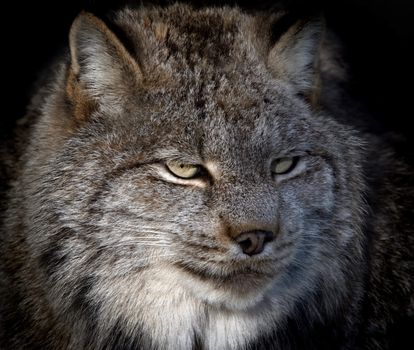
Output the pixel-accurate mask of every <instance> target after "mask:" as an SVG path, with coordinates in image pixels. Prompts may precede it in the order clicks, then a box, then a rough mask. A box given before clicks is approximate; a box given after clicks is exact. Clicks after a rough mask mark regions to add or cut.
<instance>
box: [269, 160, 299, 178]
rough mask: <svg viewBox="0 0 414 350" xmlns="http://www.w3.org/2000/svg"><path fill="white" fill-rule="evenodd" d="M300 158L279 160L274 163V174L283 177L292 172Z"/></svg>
mask: <svg viewBox="0 0 414 350" xmlns="http://www.w3.org/2000/svg"><path fill="white" fill-rule="evenodd" d="M298 160H299V157H286V158H279V159H276V160H274V161H273V163H272V172H273V174H276V175H283V174H287V173H289V172H291V171H292V170H293V169H294V168H295V167H296V164H297V163H298Z"/></svg>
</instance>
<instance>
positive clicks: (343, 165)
mask: <svg viewBox="0 0 414 350" xmlns="http://www.w3.org/2000/svg"><path fill="white" fill-rule="evenodd" d="M180 9H182V7H178V6H176V7H174V6H172V7H170V8H168V9H167V10H163V11H161V10H160V11H158V10H147V11H141V12H140V11H138V10H124V11H123V12H120V13H118V15H117V17H116V19H115V23H116V24H117V26H118V27H119V28H121V29H122V30H123V31H124V32H125V33H126V35H127V37H128V39H129V41H130V42H131V43H132V46H131V47H130V49H129V50H128V51H127V50H126V49H125V47H124V46H123V44H121V42H120V41H119V39H118V38H117V37H116V36H115V35H114V34H113V33H112V32H111V31H110V30H109V29H108V28H107V27H106V26H105V24H103V22H101V21H100V20H98V19H97V18H95V17H93V16H91V15H87V14H83V15H81V16H80V17H78V19H77V20H76V22H75V24H74V26H73V28H72V32H71V37H70V39H71V65H70V67H66V66H63V68H62V72H60V73H59V74H62V75H64V76H65V80H64V81H65V83H64V88H63V89H62V94H64V95H61V96H55V97H53V98H51V99H49V100H48V102H47V105H46V107H45V117H44V118H43V119H42V122H41V123H40V125H39V127H38V129H37V130H36V133H37V140H38V141H37V142H38V144H37V146H36V147H39V149H41V150H42V152H39V156H37V157H35V159H33V160H32V161H33V163H35V164H37V165H36V171H31V173H30V174H26V175H27V179H28V182H27V184H29V183H34V182H36V183H38V184H39V186H40V188H41V189H40V190H39V189H38V188H36V190H35V191H34V190H33V191H32V192H30V191H31V190H30V185H27V187H28V188H29V189H28V193H29V194H30V195H29V196H27V197H28V199H27V203H26V207H27V208H31V209H30V215H31V217H32V218H33V220H34V221H33V223H32V224H31V227H32V232H31V235H30V237H29V238H28V242H29V244H31V245H32V248H33V249H32V251H33V252H34V253H33V254H34V258H35V260H36V261H37V263H38V264H39V267H40V268H41V269H42V270H44V272H45V274H44V276H45V279H44V281H45V285H46V287H47V288H46V289H47V293H48V294H49V295H50V300H54V302H55V303H56V305H55V308H56V309H57V310H59V313H60V314H61V315H63V316H62V317H65V311H67V310H73V308H75V309H76V310H78V311H76V312H79V313H80V314H82V313H84V310H89V309H88V308H90V307H93V310H98V314H100V315H101V316H100V317H101V319H105V317H106V316H107V317H109V318H112V319H119V318H121V319H125V320H127V322H130V323H132V324H133V323H134V322H135V323H143V322H144V323H145V324H148V323H150V317H149V316H148V315H149V314H151V313H150V311H149V310H152V308H154V310H155V309H156V307H158V309H156V310H158V311H157V313H156V314H154V315H156V316H154V317H155V318H156V317H158V318H159V317H161V316H160V314H159V312H162V309H163V308H164V307H171V308H173V307H176V308H181V311H182V313H186V314H188V315H190V314H192V311H191V310H189V309H190V308H199V307H205V305H207V306H208V307H213V308H216V309H219V308H224V309H228V310H231V311H245V310H249V309H252V308H255V309H256V310H262V309H263V310H267V311H268V310H271V312H272V316H271V317H273V318H275V317H277V315H279V314H286V313H288V312H289V310H290V308H291V307H293V306H294V304H295V302H296V301H297V300H299V299H300V298H304V297H305V296H307V295H309V294H312V293H313V291H314V290H315V289H316V288H321V287H322V289H323V290H326V291H329V292H327V294H330V295H332V290H336V291H337V294H336V297H339V296H340V293H341V292H340V290H341V286H342V284H343V283H344V281H343V279H344V272H343V271H342V264H343V262H344V261H347V260H348V259H354V256H353V254H351V253H349V249H348V248H349V246H350V245H352V246H355V245H356V246H358V244H359V243H358V241H359V227H358V222H359V216H360V211H361V208H362V204H361V203H362V200H361V198H362V192H363V188H361V185H360V184H361V183H363V181H362V179H361V174H360V169H359V168H360V160H359V159H360V158H359V156H358V154H361V150H360V148H361V145H360V141H359V139H358V138H357V137H356V136H355V135H353V133H352V132H350V131H349V130H348V129H346V128H345V127H343V126H341V125H339V124H337V123H336V122H334V121H332V120H331V119H328V118H325V117H324V116H323V115H320V114H318V113H316V112H315V111H314V110H313V109H312V107H311V106H310V105H309V103H308V102H307V101H306V100H305V99H304V98H303V95H308V94H309V93H310V90H311V89H312V86H313V85H312V81H313V80H312V79H313V78H312V77H313V73H314V72H313V71H312V69H311V67H312V62H313V61H314V58H315V54H316V47H317V41H318V40H317V39H318V32H319V29H320V28H319V25H318V24H317V22H315V23H314V22H306V23H300V25H298V24H296V25H293V27H292V28H293V29H292V28H291V27H289V28H287V29H286V31H285V32H283V33H282V34H281V36H280V37H279V38H277V40H276V39H272V38H271V37H272V36H271V35H270V34H269V33H270V32H271V23H273V21H276V22H277V18H272V20H270V19H269V18H267V17H266V16H265V15H264V14H261V15H260V16H259V17H255V16H251V15H247V14H243V13H241V12H240V11H239V10H237V9H216V10H212V9H210V10H197V11H196V10H191V9H189V8H188V9H187V10H186V11H187V12H186V11H182V10H180ZM190 17H191V18H190ZM189 23H190V24H189ZM272 40H273V41H272ZM62 96H64V97H62ZM62 100H64V101H66V102H65V105H64V106H65V108H63V107H62V105H61V104H59V103H61V101H62ZM33 208H34V209H33ZM45 222H46V223H47V225H48V226H47V229H46V230H45V229H44V227H45ZM62 291H64V292H62ZM189 298H190V299H191V300H193V301H194V302H192V303H188V302H187V300H189ZM334 302H335V301H332V300H329V301H326V300H324V299H322V300H321V307H325V308H329V307H330V306H331V305H332V304H333V303H334ZM177 305H179V306H177ZM200 305H203V306H200ZM267 311H266V312H267ZM154 312H155V311H154ZM143 314H145V315H146V316H145V318H146V319H145V321H143V319H142V318H143V317H144V316H142V315H143ZM193 314H196V313H195V312H193ZM258 314H260V312H259V313H258ZM102 315H106V316H102ZM108 315H109V316H108ZM275 315H276V316H275ZM154 322H155V321H154ZM189 322H190V321H189ZM191 322H192V321H191ZM263 322H264V321H263ZM148 327H150V326H148ZM213 348H214V347H213Z"/></svg>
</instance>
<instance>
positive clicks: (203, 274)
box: [175, 261, 275, 287]
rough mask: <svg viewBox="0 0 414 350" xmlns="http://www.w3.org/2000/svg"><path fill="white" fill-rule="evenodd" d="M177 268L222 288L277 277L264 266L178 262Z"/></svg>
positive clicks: (272, 270)
mask: <svg viewBox="0 0 414 350" xmlns="http://www.w3.org/2000/svg"><path fill="white" fill-rule="evenodd" d="M175 266H176V267H178V268H179V269H180V270H182V271H184V272H185V273H186V274H189V275H191V276H192V277H193V278H196V279H198V280H200V281H202V282H209V283H215V284H217V285H218V286H221V287H225V286H227V287H229V286H231V285H233V284H236V285H238V286H240V283H243V284H246V283H249V284H252V283H259V282H261V283H263V281H266V280H269V279H272V278H274V277H275V271H274V269H272V268H269V267H268V266H264V264H262V265H261V266H260V267H259V266H255V265H253V264H234V265H231V264H211V265H210V264H209V265H206V264H203V265H201V264H200V265H197V264H188V263H185V262H183V261H180V262H176V263H175Z"/></svg>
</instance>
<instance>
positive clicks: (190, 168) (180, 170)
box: [166, 162, 202, 179]
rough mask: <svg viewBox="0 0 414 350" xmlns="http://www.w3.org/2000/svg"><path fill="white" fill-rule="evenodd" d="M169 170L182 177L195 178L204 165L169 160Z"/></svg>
mask: <svg viewBox="0 0 414 350" xmlns="http://www.w3.org/2000/svg"><path fill="white" fill-rule="evenodd" d="M166 165H167V168H168V170H169V171H170V172H171V173H172V174H173V175H175V176H176V177H179V178H181V179H193V178H195V177H197V176H199V175H200V173H201V170H202V167H201V166H200V165H197V164H185V163H180V162H168V163H167V164H166Z"/></svg>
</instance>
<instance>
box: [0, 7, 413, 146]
mask: <svg viewBox="0 0 414 350" xmlns="http://www.w3.org/2000/svg"><path fill="white" fill-rule="evenodd" d="M137 1H139V0H137ZM275 1H277V0H275ZM216 2H217V1H216ZM239 2H240V1H239ZM285 2H288V3H291V4H292V6H296V7H298V8H302V7H303V8H314V9H322V10H323V11H324V13H325V15H326V17H327V22H328V25H329V26H330V27H331V28H333V29H334V30H335V31H336V32H337V33H338V34H339V36H340V37H341V38H342V40H343V42H344V43H345V48H346V56H347V60H348V61H349V63H350V67H351V73H352V84H351V86H352V91H353V93H354V94H355V96H357V97H358V98H359V99H360V100H362V101H363V102H364V103H365V105H366V106H367V108H368V110H370V111H371V112H372V114H373V115H374V116H375V118H376V120H377V121H378V122H379V124H380V125H382V128H383V130H385V131H397V132H398V133H400V134H402V135H403V136H405V138H407V139H408V141H409V142H408V145H412V144H413V143H412V141H411V131H412V127H411V121H412V119H413V112H412V111H413V107H412V105H413V101H414V96H412V95H413V91H414V89H413V84H414V80H413V78H414V74H413V72H414V69H413V63H414V54H413V53H411V52H410V51H411V50H412V49H413V47H412V46H413V43H414V4H411V2H412V1H410V0H388V1H385V0H332V1H329V2H328V1H314V0H308V1H306V0H302V1H300V0H297V1H295V0H291V1H289V0H286V1H285ZM120 3H121V2H120V1H116V0H115V1H103V0H56V1H53V2H52V1H50V2H47V1H25V2H21V1H15V2H5V4H4V5H1V11H2V16H1V26H2V29H1V38H2V45H1V47H2V57H3V59H2V61H3V63H2V65H1V67H2V71H3V72H2V73H3V77H4V79H3V91H4V92H3V93H2V95H3V98H4V100H3V107H4V108H3V109H2V110H3V113H2V116H1V119H0V127H1V128H5V127H8V126H10V125H11V124H12V123H13V122H14V120H16V118H18V117H20V116H22V115H23V114H24V111H25V106H26V104H27V102H28V98H29V95H30V90H31V86H32V84H33V82H34V81H35V80H36V79H37V77H38V76H39V74H40V72H41V70H42V69H43V68H44V67H46V66H47V64H48V62H50V60H51V59H53V57H54V56H55V54H56V52H58V50H59V48H61V47H63V46H64V45H66V44H67V33H68V31H69V28H70V25H71V22H72V21H73V19H74V18H75V16H76V15H77V13H79V12H80V11H81V10H82V9H88V10H91V11H93V12H95V13H98V14H99V13H103V12H105V11H106V10H107V9H111V8H115V7H116V6H119V4H120ZM243 3H249V5H251V6H255V5H256V4H257V1H256V3H255V2H253V1H251V2H247V1H244V2H243Z"/></svg>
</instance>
